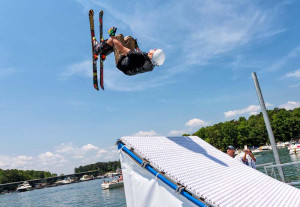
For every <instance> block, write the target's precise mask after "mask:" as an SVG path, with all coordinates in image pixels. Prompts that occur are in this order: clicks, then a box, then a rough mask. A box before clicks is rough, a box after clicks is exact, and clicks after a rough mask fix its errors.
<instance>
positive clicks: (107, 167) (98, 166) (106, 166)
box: [74, 161, 121, 174]
mask: <svg viewBox="0 0 300 207" xmlns="http://www.w3.org/2000/svg"><path fill="white" fill-rule="evenodd" d="M117 168H121V163H120V161H113V162H110V161H109V162H97V163H95V164H90V165H85V166H80V167H78V168H75V169H74V172H75V173H80V172H87V171H95V170H97V171H98V172H99V173H100V174H105V173H106V172H111V171H116V170H117Z"/></svg>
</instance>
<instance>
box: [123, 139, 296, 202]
mask: <svg viewBox="0 0 300 207" xmlns="http://www.w3.org/2000/svg"><path fill="white" fill-rule="evenodd" d="M121 141H122V142H123V143H124V144H125V145H126V147H127V148H133V149H134V153H136V154H137V155H139V156H140V157H142V158H144V159H146V160H148V161H149V162H150V165H151V166H153V167H155V168H156V169H158V170H160V171H163V172H165V173H166V175H167V176H168V177H170V178H171V179H172V180H173V181H175V182H178V183H180V184H182V185H184V186H185V187H186V189H187V190H188V191H190V192H192V193H193V194H194V195H196V196H198V197H199V198H204V199H205V201H207V202H209V203H210V204H212V205H213V206H220V207H223V206H230V207H235V206H241V207H242V206H245V207H250V206H268V207H269V206H287V207H300V190H299V189H297V188H295V187H292V186H289V185H287V184H285V183H282V182H280V181H278V180H275V179H273V178H271V177H269V176H267V175H265V174H263V173H261V172H259V171H257V170H255V169H252V168H250V167H248V166H246V165H244V164H243V163H240V162H239V161H237V160H236V159H233V158H231V157H229V156H228V155H227V154H225V153H223V152H221V151H219V150H218V149H216V148H214V147H213V146H211V145H210V144H208V143H206V142H205V141H203V140H202V139H200V138H199V137H194V136H190V137H164V136H160V137H122V138H121ZM143 170H145V169H143ZM124 182H126V178H125V177H124ZM166 187H168V186H166ZM132 188H134V186H132ZM125 190H127V189H126V186H125ZM178 196H181V195H178ZM149 199H150V198H149Z"/></svg>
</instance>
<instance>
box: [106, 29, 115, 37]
mask: <svg viewBox="0 0 300 207" xmlns="http://www.w3.org/2000/svg"><path fill="white" fill-rule="evenodd" d="M116 31H117V28H116V27H111V28H110V29H109V30H108V34H109V36H110V37H114V36H115V35H116Z"/></svg>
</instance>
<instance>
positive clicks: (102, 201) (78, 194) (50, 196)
mask: <svg viewBox="0 0 300 207" xmlns="http://www.w3.org/2000/svg"><path fill="white" fill-rule="evenodd" d="M102 182H103V180H102V179H97V180H91V181H86V182H80V183H73V184H69V185H61V186H58V187H52V188H43V189H37V190H33V191H27V192H21V193H11V194H4V195H0V206H1V207H20V206H22V207H48V206H49V207H50V206H51V207H54V206H55V207H56V206H57V207H66V206H72V207H73V206H76V207H96V206H103V207H106V206H107V207H115V206H120V207H122V206H126V200H125V192H124V188H123V187H122V188H116V189H110V190H102V188H101V184H102Z"/></svg>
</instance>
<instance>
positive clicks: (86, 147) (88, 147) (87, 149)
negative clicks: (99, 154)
mask: <svg viewBox="0 0 300 207" xmlns="http://www.w3.org/2000/svg"><path fill="white" fill-rule="evenodd" d="M98 149H99V148H98V147H96V146H94V145H92V144H87V145H84V146H83V147H82V150H83V151H90V150H98Z"/></svg>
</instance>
